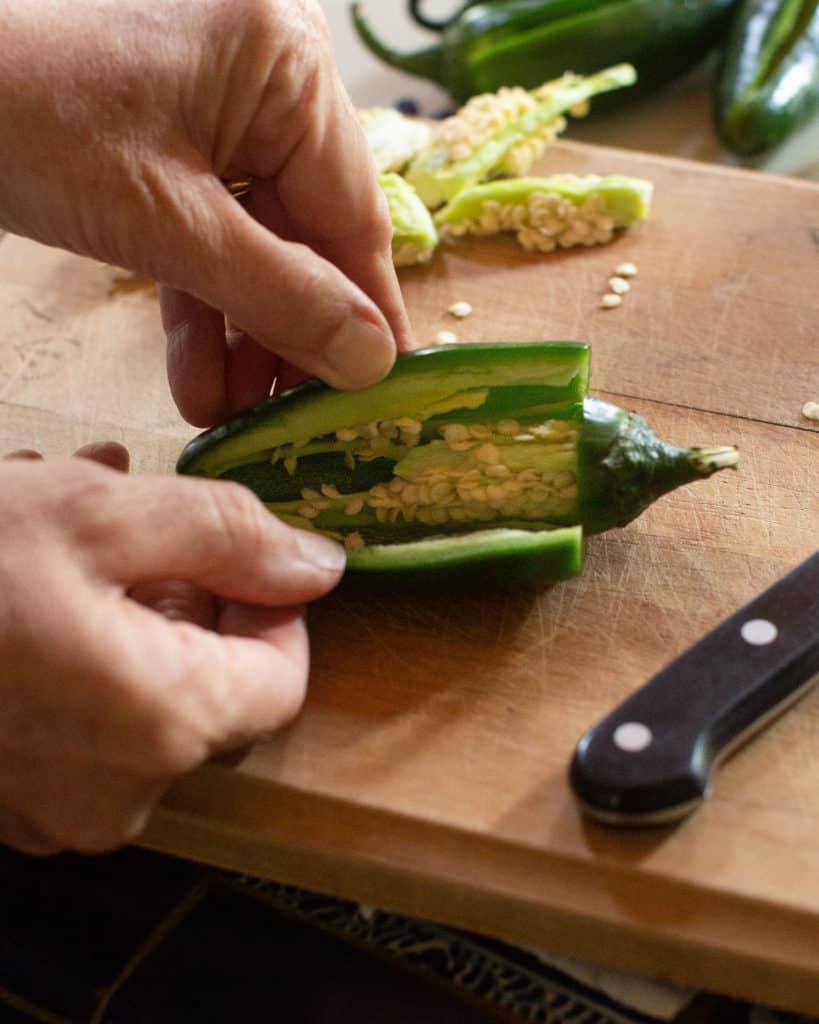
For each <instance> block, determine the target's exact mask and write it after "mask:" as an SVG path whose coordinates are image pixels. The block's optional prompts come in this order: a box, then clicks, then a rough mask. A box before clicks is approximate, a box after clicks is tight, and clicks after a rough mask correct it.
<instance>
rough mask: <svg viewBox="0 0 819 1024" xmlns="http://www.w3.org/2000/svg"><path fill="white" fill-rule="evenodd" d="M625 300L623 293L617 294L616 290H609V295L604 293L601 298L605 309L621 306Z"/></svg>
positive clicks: (601, 303)
mask: <svg viewBox="0 0 819 1024" xmlns="http://www.w3.org/2000/svg"><path fill="white" fill-rule="evenodd" d="M622 301H623V298H622V296H621V295H615V294H614V292H609V293H608V295H604V296H603V298H602V299H601V300H600V305H601V307H602V308H603V309H614V308H615V307H617V306H619V305H620V303H621V302H622Z"/></svg>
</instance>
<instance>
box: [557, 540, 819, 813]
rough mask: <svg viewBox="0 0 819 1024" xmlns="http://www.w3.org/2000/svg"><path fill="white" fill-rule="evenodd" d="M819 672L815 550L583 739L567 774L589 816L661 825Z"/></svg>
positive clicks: (683, 809)
mask: <svg viewBox="0 0 819 1024" xmlns="http://www.w3.org/2000/svg"><path fill="white" fill-rule="evenodd" d="M817 672H819V551H818V552H816V553H815V554H814V555H812V556H811V557H810V558H808V559H807V561H805V562H803V563H802V564H801V565H799V566H798V567H797V568H796V569H794V570H793V571H792V572H790V573H788V575H787V576H785V577H783V579H781V580H779V582H777V583H775V584H774V585H773V586H772V587H770V588H769V589H768V590H766V591H765V592H764V593H763V594H760V596H759V597H757V598H755V599H754V600H753V601H751V602H750V603H749V604H747V605H745V607H743V608H741V609H740V610H739V611H738V612H736V613H735V614H733V615H732V616H731V617H730V618H728V619H726V620H725V621H724V622H722V623H721V624H720V625H719V626H717V628H716V629H715V630H713V632H711V633H709V634H708V635H707V636H706V637H704V638H703V639H702V640H700V641H699V642H698V643H697V644H695V645H694V646H693V647H691V648H689V649H688V650H687V651H686V652H685V653H684V654H682V655H681V656H680V657H679V658H677V659H676V660H675V661H673V662H672V663H671V664H670V665H668V666H666V668H664V669H663V670H662V671H661V672H659V673H658V674H657V675H656V676H654V677H653V678H652V679H651V680H650V681H649V682H648V683H646V685H645V686H643V687H642V688H641V689H639V690H638V691H637V692H636V693H634V694H633V696H631V697H630V698H628V700H626V701H625V702H624V703H623V704H621V705H620V706H619V707H618V708H617V709H616V710H615V711H613V712H612V713H611V714H610V715H608V716H607V717H606V718H604V719H603V720H602V721H601V722H600V723H599V724H598V725H596V726H595V727H594V728H593V729H592V730H591V731H590V732H588V733H586V735H585V736H584V737H583V738H582V739H581V741H580V743H579V744H578V746H577V749H576V751H575V754H574V758H573V759H572V763H571V767H570V771H569V777H570V782H571V785H572V788H573V789H574V791H575V795H576V796H577V798H578V800H579V801H580V803H581V805H582V806H583V808H584V809H585V810H586V811H587V812H588V813H589V814H590V815H591V816H592V817H594V818H597V819H599V820H602V821H604V822H607V823H609V824H615V825H642V824H652V823H657V824H662V823H666V822H669V821H675V820H678V819H679V818H681V817H682V816H684V815H685V814H686V813H687V812H688V811H689V810H690V809H691V808H693V807H694V806H695V805H696V804H697V803H698V802H699V801H700V800H702V799H703V797H705V796H706V794H707V792H708V788H709V784H710V780H711V774H712V771H713V769H714V767H715V765H716V764H717V762H718V761H719V759H720V758H721V757H723V756H724V755H725V754H727V753H728V752H729V750H730V749H731V748H732V747H733V746H735V745H736V744H738V743H739V742H740V741H742V740H743V739H745V738H746V737H747V736H749V735H750V734H751V732H752V731H755V730H756V729H758V728H761V727H762V726H764V725H765V724H767V722H768V721H769V720H770V719H772V718H773V717H774V716H775V715H776V714H777V713H778V712H780V711H782V710H784V709H785V707H787V705H788V704H789V703H790V702H792V701H793V700H795V699H796V698H797V697H798V696H799V695H800V694H801V693H802V691H803V690H804V689H805V688H806V687H807V686H808V685H810V684H811V682H812V681H815V680H812V677H813V676H814V675H815V674H816V673H817Z"/></svg>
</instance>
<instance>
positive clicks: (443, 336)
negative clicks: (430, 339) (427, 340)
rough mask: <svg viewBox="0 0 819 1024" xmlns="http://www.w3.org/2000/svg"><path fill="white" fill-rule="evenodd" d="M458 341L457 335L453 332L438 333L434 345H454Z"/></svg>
mask: <svg viewBox="0 0 819 1024" xmlns="http://www.w3.org/2000/svg"><path fill="white" fill-rule="evenodd" d="M457 340H458V335H457V334H455V332H454V331H438V333H437V334H436V335H435V344H436V345H454V344H455V342H456V341H457Z"/></svg>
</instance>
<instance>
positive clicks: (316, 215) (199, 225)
mask: <svg viewBox="0 0 819 1024" xmlns="http://www.w3.org/2000/svg"><path fill="white" fill-rule="evenodd" d="M0 24H2V27H3V31H2V36H3V46H2V48H0V151H2V152H3V160H2V162H0V226H5V227H6V228H8V229H9V230H11V231H14V232H17V233H18V234H22V235H27V236H29V237H32V238H35V239H38V240H39V241H42V242H45V243H47V244H50V245H58V246H62V247H64V248H67V249H71V250H73V251H75V252H78V253H83V254H86V255H89V256H93V257H95V258H97V259H99V260H103V261H107V262H109V263H112V264H116V265H121V266H125V267H128V268H130V269H132V270H134V271H137V272H140V273H144V274H147V275H148V276H150V277H153V278H154V279H156V280H158V281H160V282H162V283H163V284H164V285H166V286H169V287H168V288H166V289H164V290H163V296H162V310H163V321H164V325H165V330H166V333H167V336H168V369H169V377H170V382H171V389H172V391H173V394H174V397H175V399H176V402H177V404H178V406H179V408H180V410H181V412H182V414H183V415H184V416H185V417H186V418H187V419H188V420H189V421H190V422H191V423H194V424H196V425H199V426H207V425H209V424H211V423H213V422H215V421H217V420H218V419H221V418H223V417H224V416H225V415H226V414H227V413H228V412H230V411H232V410H233V409H235V408H237V407H239V406H243V405H246V404H249V403H250V402H252V401H256V400H258V399H260V398H262V397H264V396H265V395H266V394H268V392H269V390H270V386H271V383H272V381H273V379H274V377H276V376H277V375H279V376H280V377H281V378H282V379H285V380H292V370H291V369H288V368H287V367H286V366H285V367H282V365H281V363H280V359H279V357H282V358H283V359H284V360H286V361H287V362H288V363H289V364H293V365H295V366H296V367H298V368H299V369H300V370H301V371H303V372H304V373H305V374H315V375H317V376H320V377H322V378H324V379H325V380H326V381H327V382H328V383H331V384H333V385H335V386H338V387H359V386H363V385H365V384H369V383H373V382H374V381H376V380H378V379H380V378H381V377H382V376H383V375H384V374H385V373H386V372H387V370H388V369H389V367H390V366H391V364H392V361H393V358H394V355H395V344H396V342H397V343H398V346H399V347H401V348H406V347H408V345H409V329H408V323H407V317H406V311H405V309H404V305H403V300H402V298H401V293H400V290H399V287H398V283H397V280H396V276H395V272H394V269H393V265H392V259H391V255H390V236H391V227H390V222H389V216H388V213H387V210H386V203H385V200H384V197H383V196H382V194H381V191H380V189H379V188H378V185H377V181H376V177H375V172H374V169H373V164H372V161H371V159H370V155H369V152H368V149H367V145H366V141H365V139H364V136H363V133H362V131H361V129H360V127H359V125H358V123H357V121H356V118H355V115H354V112H353V110H352V108H351V105H350V102H349V99H348V97H347V95H346V93H345V91H344V89H343V87H342V85H341V83H340V81H339V77H338V73H337V70H336V67H335V64H334V62H333V57H332V51H331V45H330V41H329V38H328V32H327V27H326V23H325V21H324V18H323V15H322V14H321V11H320V9H319V7H318V3H317V2H316V0H198V2H197V3H195V4H192V3H186V2H183V0H119V2H118V3H116V4H112V3H106V2H105V0H53V2H51V3H49V4H40V3H26V2H23V3H21V2H20V0H0ZM246 176H252V178H253V181H252V185H251V191H250V194H249V196H248V197H247V198H246V200H243V201H242V203H240V202H237V201H236V200H235V199H233V198H232V197H231V196H230V195H229V194H228V192H227V190H226V189H225V187H224V186H223V185H222V183H221V182H220V178H222V177H231V178H233V177H240V178H243V177H246ZM222 311H224V313H225V314H226V315H227V318H228V323H229V324H230V325H231V327H230V330H229V331H228V332H227V333H226V321H225V316H224V315H223V312H222ZM251 339H255V340H251ZM282 375H283V376H282Z"/></svg>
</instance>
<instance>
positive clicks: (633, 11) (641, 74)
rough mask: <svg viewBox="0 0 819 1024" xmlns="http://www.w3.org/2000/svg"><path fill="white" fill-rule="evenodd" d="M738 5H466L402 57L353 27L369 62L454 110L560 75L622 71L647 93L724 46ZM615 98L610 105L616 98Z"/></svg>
mask: <svg viewBox="0 0 819 1024" xmlns="http://www.w3.org/2000/svg"><path fill="white" fill-rule="evenodd" d="M735 6H736V0H486V2H484V3H475V4H468V5H466V6H465V7H464V8H462V9H461V11H460V12H459V14H458V15H457V17H456V18H455V19H454V20H452V21H450V22H448V23H446V25H445V27H444V28H443V29H442V31H441V33H440V36H439V39H438V41H437V42H435V43H434V44H433V45H431V46H429V47H427V48H425V49H422V50H418V51H415V52H413V53H404V52H400V51H397V50H394V49H392V48H391V47H390V46H388V45H387V44H386V43H384V42H383V41H382V40H381V39H379V38H378V37H377V36H376V35H375V33H374V32H373V30H372V28H371V27H370V25H369V23H368V21H367V19H366V17H365V15H364V13H363V6H362V4H361V3H356V4H354V5H353V7H352V18H353V24H354V26H355V29H356V31H357V32H358V35H359V38H360V39H361V40H362V42H363V43H364V45H365V46H366V47H367V48H368V49H369V50H370V51H371V52H372V53H374V54H375V55H376V56H377V57H379V58H380V59H381V60H383V61H385V63H387V64H390V65H392V66H393V67H396V68H400V69H402V70H403V71H407V72H409V73H410V74H414V75H419V76H420V77H422V78H428V79H431V80H432V81H434V82H437V83H438V84H439V85H441V86H442V87H443V88H444V89H445V90H446V91H447V92H448V93H449V94H450V95H451V96H452V98H453V99H454V100H455V101H456V102H458V103H463V102H465V101H466V100H467V99H468V98H469V97H470V96H474V95H476V94H481V93H485V92H494V91H495V90H497V89H498V88H500V87H501V86H504V85H520V86H523V87H524V88H534V87H535V86H536V85H539V84H540V83H541V82H544V81H545V80H546V79H550V78H557V77H558V76H560V75H561V74H563V73H564V72H565V71H572V72H575V73H576V74H590V73H592V72H593V71H595V70H597V69H598V68H601V67H606V66H608V65H611V64H617V63H622V62H626V63H630V64H633V65H634V66H635V68H636V69H637V75H638V82H639V89H640V90H645V91H648V90H652V89H655V88H656V87H657V86H658V85H661V84H663V83H664V82H668V81H670V80H671V79H673V78H675V77H676V76H678V75H679V74H681V73H682V72H684V71H686V70H688V69H689V68H691V67H693V66H694V65H695V64H697V63H698V62H699V61H700V60H701V59H702V58H703V57H705V56H706V55H707V54H708V52H709V51H710V50H711V49H713V47H714V46H715V45H716V44H717V43H719V42H720V41H721V39H722V38H723V37H724V35H725V33H726V31H727V29H728V26H729V21H730V15H731V12H732V9H733V8H734V7H735ZM614 98H615V99H616V97H614Z"/></svg>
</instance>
